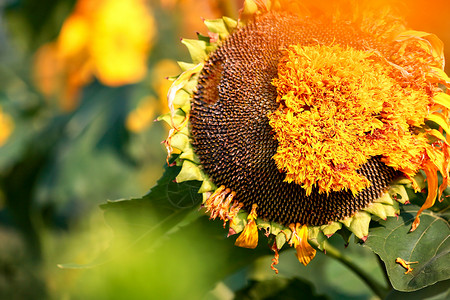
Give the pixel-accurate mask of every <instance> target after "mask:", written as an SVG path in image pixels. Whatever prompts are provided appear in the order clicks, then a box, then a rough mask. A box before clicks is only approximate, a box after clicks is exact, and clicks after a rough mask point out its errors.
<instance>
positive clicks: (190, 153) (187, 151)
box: [180, 143, 200, 165]
mask: <svg viewBox="0 0 450 300" xmlns="http://www.w3.org/2000/svg"><path fill="white" fill-rule="evenodd" d="M182 151H183V152H182V153H181V154H180V158H181V159H186V160H190V161H192V162H194V163H195V164H197V165H199V164H200V159H199V158H198V156H197V155H196V154H195V152H194V148H193V147H192V144H191V143H188V144H187V145H186V147H185V148H184V149H183V150H182Z"/></svg>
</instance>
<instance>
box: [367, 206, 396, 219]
mask: <svg viewBox="0 0 450 300" xmlns="http://www.w3.org/2000/svg"><path fill="white" fill-rule="evenodd" d="M387 206H391V205H384V204H382V203H371V204H370V205H369V206H368V207H366V208H364V211H366V212H368V213H370V214H372V215H375V216H377V217H379V218H381V219H383V220H386V218H387V217H388V216H387V214H386V208H385V207H387ZM391 207H392V206H391Z"/></svg>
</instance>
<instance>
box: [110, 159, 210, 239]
mask: <svg viewBox="0 0 450 300" xmlns="http://www.w3.org/2000/svg"><path fill="white" fill-rule="evenodd" d="M180 169H181V167H178V166H166V168H165V172H164V174H163V176H162V177H161V178H160V179H159V180H158V182H157V183H156V185H155V186H154V187H153V188H152V189H151V190H150V192H149V193H148V194H146V195H145V196H144V197H142V198H133V199H128V200H114V201H108V203H106V204H103V205H101V208H102V209H104V211H105V218H106V220H107V222H108V223H110V225H111V227H113V229H116V228H117V229H120V230H121V231H124V230H126V229H127V227H128V229H129V230H130V231H131V232H133V233H134V235H135V236H140V235H149V237H151V235H152V233H157V234H163V233H165V232H166V231H168V230H170V229H172V228H173V227H174V226H176V225H177V224H178V223H179V222H181V221H182V220H183V219H184V218H185V217H186V215H187V214H189V213H190V212H191V211H193V210H196V209H198V207H199V204H200V202H201V199H202V197H201V195H200V194H198V193H197V191H198V189H199V188H200V185H201V182H199V181H187V182H182V183H177V182H175V178H176V176H177V175H178V173H179V172H180ZM142 238H143V236H140V237H139V239H142Z"/></svg>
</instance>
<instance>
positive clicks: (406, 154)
mask: <svg viewBox="0 0 450 300" xmlns="http://www.w3.org/2000/svg"><path fill="white" fill-rule="evenodd" d="M404 82H405V78H404V77H403V74H402V73H401V72H400V71H399V70H398V69H397V68H395V67H394V66H392V64H390V63H388V62H387V61H386V60H385V59H384V58H383V57H381V56H380V55H379V54H377V53H375V52H371V51H361V50H355V49H353V48H350V47H346V48H344V47H341V46H337V45H336V46H313V47H311V46H296V45H293V46H290V47H289V48H288V49H287V50H286V51H285V54H284V56H283V58H282V59H281V60H280V63H279V65H278V78H276V79H274V80H273V84H274V85H275V86H276V87H277V92H278V97H277V102H278V103H279V104H280V106H279V108H278V109H277V110H276V111H275V112H273V113H271V114H269V119H270V125H271V126H272V127H273V128H274V131H275V137H276V139H277V140H278V149H277V153H276V154H275V156H274V160H275V162H276V164H277V166H278V168H279V169H280V170H281V171H283V172H285V173H286V178H285V180H286V181H287V182H295V183H297V184H300V185H302V187H303V188H305V189H306V191H307V194H310V193H311V191H312V188H313V186H317V187H318V190H319V192H330V191H339V190H343V189H344V190H345V189H348V190H350V191H352V193H353V194H357V193H358V192H360V191H361V190H362V189H364V188H366V187H368V186H369V185H370V182H369V181H368V180H367V178H365V177H364V176H362V175H360V174H358V173H357V172H356V170H358V169H359V168H360V167H361V165H363V164H364V163H366V162H367V161H368V159H370V158H371V157H374V156H382V160H383V162H384V163H385V164H387V165H388V166H391V167H393V168H395V169H397V170H401V171H402V172H404V173H405V174H407V175H410V176H413V175H414V174H415V173H416V172H417V171H418V170H419V169H420V166H421V164H422V157H423V155H425V153H426V149H428V148H429V147H431V146H430V145H429V141H428V139H427V137H426V135H425V133H423V132H419V131H420V130H419V128H420V127H421V126H422V125H423V124H424V119H425V117H426V116H427V114H428V112H429V108H430V106H431V105H432V100H431V97H430V95H429V94H428V93H427V92H426V90H425V89H424V88H423V87H422V86H420V85H419V86H417V84H410V85H405V83H404Z"/></svg>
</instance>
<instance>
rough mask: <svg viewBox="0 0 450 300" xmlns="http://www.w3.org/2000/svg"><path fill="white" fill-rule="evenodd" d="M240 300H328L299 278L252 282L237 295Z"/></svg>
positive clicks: (236, 297)
mask: <svg viewBox="0 0 450 300" xmlns="http://www.w3.org/2000/svg"><path fill="white" fill-rule="evenodd" d="M235 299H239V300H275V299H283V300H291V299H292V300H294V299H321V300H326V299H328V298H327V297H325V296H322V295H317V294H316V293H315V291H314V288H313V286H312V284H311V283H309V282H306V281H303V280H300V279H298V278H293V279H286V278H282V277H279V278H276V279H270V280H264V281H251V282H250V283H249V284H248V285H247V286H246V287H245V288H243V289H241V290H239V291H238V292H236V294H235Z"/></svg>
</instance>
